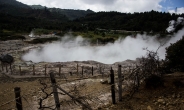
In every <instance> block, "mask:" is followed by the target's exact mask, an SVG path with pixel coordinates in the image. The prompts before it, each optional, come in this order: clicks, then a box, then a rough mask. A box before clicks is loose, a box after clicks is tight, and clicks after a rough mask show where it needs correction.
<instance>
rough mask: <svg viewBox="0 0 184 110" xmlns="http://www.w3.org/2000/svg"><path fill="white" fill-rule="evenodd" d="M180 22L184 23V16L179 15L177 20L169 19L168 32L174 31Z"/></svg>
mask: <svg viewBox="0 0 184 110" xmlns="http://www.w3.org/2000/svg"><path fill="white" fill-rule="evenodd" d="M179 24H182V25H184V18H183V17H178V19H177V21H175V20H171V21H169V27H168V28H167V29H166V31H167V32H168V33H171V32H174V30H175V28H176V26H178V25H179Z"/></svg>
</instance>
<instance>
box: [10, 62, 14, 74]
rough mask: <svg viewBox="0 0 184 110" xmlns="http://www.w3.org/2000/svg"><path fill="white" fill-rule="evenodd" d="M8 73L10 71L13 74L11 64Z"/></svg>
mask: <svg viewBox="0 0 184 110" xmlns="http://www.w3.org/2000/svg"><path fill="white" fill-rule="evenodd" d="M10 71H11V74H12V73H13V71H12V66H11V64H10Z"/></svg>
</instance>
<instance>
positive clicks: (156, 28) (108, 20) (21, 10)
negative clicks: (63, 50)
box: [0, 0, 184, 33]
mask: <svg viewBox="0 0 184 110" xmlns="http://www.w3.org/2000/svg"><path fill="white" fill-rule="evenodd" d="M0 16H1V17H0V24H1V25H0V30H3V29H6V30H11V31H18V32H21V31H23V32H30V31H31V30H32V29H34V28H44V29H50V30H52V29H53V30H62V31H70V30H72V31H83V32H86V31H95V30H97V29H100V30H126V31H141V32H143V31H146V32H156V33H158V32H159V33H165V32H166V31H165V30H166V28H167V27H168V25H169V21H170V20H177V18H178V17H184V14H182V15H176V14H170V13H165V12H157V11H150V12H141V13H120V12H93V11H91V10H86V11H85V10H72V9H59V8H47V7H44V6H41V5H34V6H28V5H25V4H22V3H20V2H17V1H16V0H0ZM178 29H181V26H180V28H178ZM176 31H177V30H176Z"/></svg>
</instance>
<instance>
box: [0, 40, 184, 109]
mask: <svg viewBox="0 0 184 110" xmlns="http://www.w3.org/2000/svg"><path fill="white" fill-rule="evenodd" d="M27 40H30V38H28V37H27ZM40 46H41V45H40V44H39V45H31V44H27V43H25V41H21V40H12V41H1V42H0V48H1V49H0V53H1V54H2V53H4V54H6V53H8V54H10V55H12V56H14V58H15V62H14V64H13V66H12V67H13V72H12V73H13V75H11V74H12V73H11V71H10V70H8V72H7V71H6V70H5V69H4V70H2V69H0V83H1V84H0V97H1V98H0V109H2V110H3V109H4V110H13V109H15V102H14V101H12V102H9V101H11V100H13V99H14V90H13V89H14V87H21V94H23V95H25V97H24V98H25V99H26V100H27V101H25V99H22V100H24V102H23V105H27V107H25V109H27V110H29V109H30V110H36V109H37V108H38V107H39V104H38V99H37V98H39V97H40V96H42V95H43V94H41V92H42V91H41V89H40V88H42V87H43V85H41V84H40V82H39V80H40V79H41V80H42V81H44V82H45V83H47V84H48V85H50V79H49V77H48V76H49V75H48V72H49V71H50V70H54V71H55V72H58V68H54V67H58V65H62V66H63V68H69V69H67V70H63V71H65V74H70V73H71V72H72V73H75V71H76V68H73V69H71V68H70V67H76V65H77V64H78V65H79V66H84V67H85V68H86V69H85V70H84V73H88V74H90V69H91V67H92V66H94V76H93V77H88V75H87V74H85V75H86V76H85V75H84V78H82V77H81V76H77V75H76V76H75V74H74V75H73V76H72V77H70V79H68V81H66V80H65V78H63V77H62V78H61V77H59V76H57V78H56V81H57V83H58V84H59V85H60V86H61V87H62V88H64V89H65V90H67V89H69V88H70V87H73V85H74V84H80V86H83V88H79V91H80V92H81V93H80V94H92V96H93V97H97V96H98V98H99V99H100V100H101V101H104V102H101V104H99V102H98V101H97V100H95V101H97V103H98V104H96V105H92V108H93V109H102V110H103V109H104V110H114V109H118V110H121V109H122V110H125V109H126V110H140V109H143V110H146V109H147V110H183V109H184V87H177V86H176V85H174V83H173V82H174V81H176V80H180V81H183V80H184V75H183V74H182V73H175V74H172V75H165V76H164V80H165V83H164V87H161V88H158V89H151V90H150V89H145V88H144V82H143V83H142V84H141V87H140V89H139V91H138V92H137V93H135V95H134V96H133V97H132V98H131V99H129V98H130V97H129V92H128V91H125V92H123V94H122V95H123V101H122V102H118V101H117V104H114V105H113V104H112V102H111V94H110V86H109V84H107V83H105V84H104V81H106V80H107V79H108V75H109V70H110V68H111V67H112V68H113V69H114V70H115V74H116V75H117V67H118V64H121V65H122V66H127V65H129V66H130V65H134V64H136V61H133V60H126V61H124V62H117V63H113V64H103V63H100V62H96V61H70V62H52V63H50V62H40V63H34V62H31V61H23V60H22V58H21V57H22V55H24V54H25V53H26V52H28V51H29V50H31V49H36V48H39V47H40ZM33 64H34V65H35V67H44V66H45V65H47V67H48V69H47V72H46V73H47V75H46V77H45V76H44V68H35V71H36V73H35V76H33V75H32V70H31V69H32V68H31V67H30V68H27V69H25V68H24V69H22V71H23V75H20V72H19V68H18V66H22V67H25V66H30V65H33ZM99 65H103V67H104V69H103V71H102V72H104V76H102V74H101V73H99V70H98V67H99ZM42 69H43V70H42ZM37 71H39V72H37ZM79 71H80V72H81V68H80V69H79ZM78 81H79V82H80V83H79V82H78ZM107 81H108V80H107ZM84 84H85V87H84ZM98 90H99V91H101V90H103V93H100V94H99V92H97V93H96V91H98ZM48 91H50V90H48ZM116 95H117V94H116ZM63 98H64V99H65V100H64V101H66V102H67V101H68V100H67V99H69V97H65V96H60V99H61V100H63ZM117 100H118V99H117ZM7 102H9V103H7ZM28 102H29V103H28ZM53 102H54V101H53V96H52V97H50V98H48V99H47V101H45V102H44V103H43V104H44V105H45V106H47V105H52V104H53ZM29 105H31V107H30V106H29ZM62 106H65V107H63V110H64V109H66V110H67V109H73V110H82V108H81V106H78V105H75V104H71V105H68V104H65V103H63V105H62ZM69 107H71V108H69Z"/></svg>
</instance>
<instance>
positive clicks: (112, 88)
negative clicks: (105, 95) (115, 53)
mask: <svg viewBox="0 0 184 110" xmlns="http://www.w3.org/2000/svg"><path fill="white" fill-rule="evenodd" d="M110 72H111V74H110V77H111V94H112V103H113V104H115V103H116V99H115V85H114V70H113V69H112V67H111V70H110Z"/></svg>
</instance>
